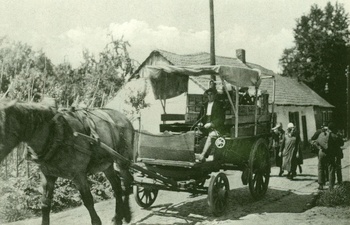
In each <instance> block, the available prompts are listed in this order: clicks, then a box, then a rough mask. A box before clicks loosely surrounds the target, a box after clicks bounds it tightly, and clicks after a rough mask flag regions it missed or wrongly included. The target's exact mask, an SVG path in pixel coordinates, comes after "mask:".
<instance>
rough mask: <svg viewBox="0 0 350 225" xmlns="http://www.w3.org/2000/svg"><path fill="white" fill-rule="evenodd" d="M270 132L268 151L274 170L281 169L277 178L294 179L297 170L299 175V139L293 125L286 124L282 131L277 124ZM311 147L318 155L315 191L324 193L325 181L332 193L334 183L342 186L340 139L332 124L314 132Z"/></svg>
mask: <svg viewBox="0 0 350 225" xmlns="http://www.w3.org/2000/svg"><path fill="white" fill-rule="evenodd" d="M272 131H273V134H272V142H271V147H272V148H273V150H274V154H275V162H276V166H278V167H279V168H280V170H279V176H282V175H283V173H284V171H287V172H288V174H287V178H289V179H293V178H294V177H295V176H296V171H297V167H299V172H300V173H302V167H301V164H302V163H303V156H302V149H301V141H300V135H299V133H298V131H297V129H296V127H295V126H294V124H293V123H288V125H287V130H286V131H284V130H283V127H282V123H278V124H277V125H276V126H275V127H274V128H273V129H272ZM311 144H312V147H313V148H314V149H316V153H317V155H318V184H319V187H318V189H320V190H323V188H324V185H325V183H326V181H329V189H330V190H332V189H333V187H334V184H335V180H336V179H337V181H338V183H341V182H342V172H341V159H342V158H343V151H342V149H341V147H342V146H343V145H344V141H343V138H342V136H341V135H340V134H339V133H337V130H336V128H335V126H334V124H333V123H330V124H329V125H328V126H325V125H324V126H322V128H321V129H319V130H317V131H316V133H315V134H314V135H313V136H312V138H311Z"/></svg>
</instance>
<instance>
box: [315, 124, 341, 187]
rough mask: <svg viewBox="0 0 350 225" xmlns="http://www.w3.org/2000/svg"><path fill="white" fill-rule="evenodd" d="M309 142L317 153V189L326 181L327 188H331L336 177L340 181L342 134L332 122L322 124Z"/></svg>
mask: <svg viewBox="0 0 350 225" xmlns="http://www.w3.org/2000/svg"><path fill="white" fill-rule="evenodd" d="M311 144H312V146H313V147H314V148H315V149H316V153H317V154H318V184H319V187H318V189H319V190H323V188H324V185H325V183H326V181H327V180H328V181H329V189H330V190H332V189H333V187H334V184H335V180H336V178H337V181H338V183H339V184H340V183H342V181H343V178H342V172H341V159H342V158H343V157H344V155H343V150H342V148H341V147H342V146H343V145H344V141H343V138H342V135H341V134H339V133H338V132H337V129H336V127H335V125H334V124H333V123H329V124H328V127H327V126H325V125H324V126H322V128H321V129H320V130H317V131H316V133H315V134H314V135H313V136H312V138H311Z"/></svg>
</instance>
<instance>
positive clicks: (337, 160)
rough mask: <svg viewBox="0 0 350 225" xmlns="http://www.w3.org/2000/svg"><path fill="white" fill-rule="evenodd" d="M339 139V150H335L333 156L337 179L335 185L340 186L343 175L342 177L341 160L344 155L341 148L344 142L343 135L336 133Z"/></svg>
mask: <svg viewBox="0 0 350 225" xmlns="http://www.w3.org/2000/svg"><path fill="white" fill-rule="evenodd" d="M337 135H338V138H339V145H340V146H339V148H338V149H337V153H336V156H335V173H336V177H337V183H338V184H342V183H343V175H342V171H341V170H342V166H341V160H342V159H343V158H344V153H343V149H342V146H344V140H343V135H342V134H341V133H339V132H338V133H337Z"/></svg>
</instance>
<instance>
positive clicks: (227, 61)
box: [154, 50, 249, 68]
mask: <svg viewBox="0 0 350 225" xmlns="http://www.w3.org/2000/svg"><path fill="white" fill-rule="evenodd" d="M154 52H159V53H160V54H161V55H162V56H163V57H164V58H166V59H167V60H168V61H169V62H171V63H172V64H173V65H176V66H191V65H210V54H209V53H207V52H199V53H195V54H189V55H178V54H175V53H172V52H167V51H164V50H156V51H154ZM215 60H216V64H217V65H227V66H237V67H246V68H249V67H247V65H246V64H244V63H242V61H240V60H239V59H236V58H230V57H223V56H216V57H215Z"/></svg>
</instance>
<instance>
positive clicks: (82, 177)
mask: <svg viewBox="0 0 350 225" xmlns="http://www.w3.org/2000/svg"><path fill="white" fill-rule="evenodd" d="M73 181H74V183H75V184H76V185H77V188H78V190H79V192H80V194H81V198H82V199H83V202H84V206H85V207H86V208H87V210H88V211H89V213H90V217H91V224H92V225H101V224H102V222H101V219H100V217H98V215H97V213H96V210H95V207H94V200H93V198H92V195H91V192H90V186H89V183H88V180H87V177H86V174H79V175H78V176H76V177H75V179H74V180H73Z"/></svg>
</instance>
